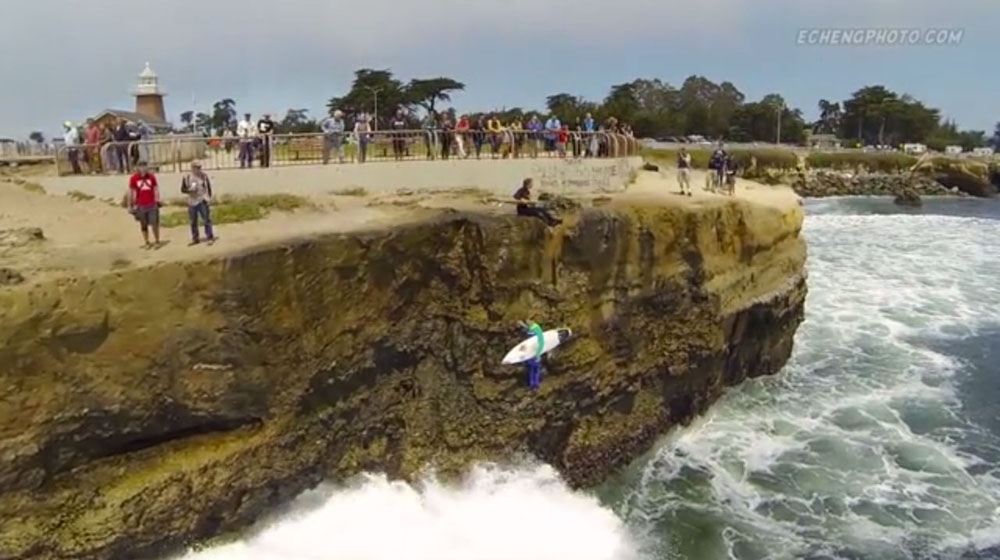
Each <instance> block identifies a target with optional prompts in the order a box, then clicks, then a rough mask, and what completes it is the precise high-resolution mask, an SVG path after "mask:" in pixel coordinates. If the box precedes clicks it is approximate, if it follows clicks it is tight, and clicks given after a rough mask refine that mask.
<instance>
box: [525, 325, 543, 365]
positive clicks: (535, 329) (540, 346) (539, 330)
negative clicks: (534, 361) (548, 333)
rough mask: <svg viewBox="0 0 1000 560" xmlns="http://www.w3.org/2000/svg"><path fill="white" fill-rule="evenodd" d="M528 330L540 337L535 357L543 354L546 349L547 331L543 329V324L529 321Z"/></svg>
mask: <svg viewBox="0 0 1000 560" xmlns="http://www.w3.org/2000/svg"><path fill="white" fill-rule="evenodd" d="M528 332H529V333H531V334H533V335H535V338H537V339H538V348H537V349H536V350H535V357H536V358H537V357H539V356H541V355H542V352H543V351H544V349H545V333H544V332H543V331H542V327H541V325H539V324H538V323H535V322H531V323H528Z"/></svg>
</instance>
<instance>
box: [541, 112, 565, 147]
mask: <svg viewBox="0 0 1000 560" xmlns="http://www.w3.org/2000/svg"><path fill="white" fill-rule="evenodd" d="M561 128H562V123H560V122H559V117H557V116H555V114H552V115H550V116H549V120H547V121H545V151H547V152H551V151H553V150H555V149H556V143H557V142H558V141H559V130H560V129H561Z"/></svg>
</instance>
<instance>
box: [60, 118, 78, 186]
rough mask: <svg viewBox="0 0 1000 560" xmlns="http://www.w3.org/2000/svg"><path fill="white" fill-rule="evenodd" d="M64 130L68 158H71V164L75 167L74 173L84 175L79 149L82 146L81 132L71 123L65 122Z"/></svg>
mask: <svg viewBox="0 0 1000 560" xmlns="http://www.w3.org/2000/svg"><path fill="white" fill-rule="evenodd" d="M63 128H65V129H66V131H65V132H64V133H63V142H64V143H65V144H66V157H68V158H69V164H70V165H72V166H73V173H74V174H75V175H80V174H81V173H83V171H81V170H80V150H79V148H78V147H77V146H79V145H80V132H79V131H78V130H77V129H76V127H75V126H73V123H72V122H70V121H66V122H64V123H63Z"/></svg>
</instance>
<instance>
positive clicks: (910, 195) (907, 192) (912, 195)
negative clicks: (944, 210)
mask: <svg viewBox="0 0 1000 560" xmlns="http://www.w3.org/2000/svg"><path fill="white" fill-rule="evenodd" d="M893 202H894V203H896V204H898V205H900V206H913V207H918V206H922V205H923V200H921V199H920V195H919V194H917V192H916V191H915V190H913V189H903V190H901V191H900V192H899V193H897V194H896V197H895V198H894V199H893Z"/></svg>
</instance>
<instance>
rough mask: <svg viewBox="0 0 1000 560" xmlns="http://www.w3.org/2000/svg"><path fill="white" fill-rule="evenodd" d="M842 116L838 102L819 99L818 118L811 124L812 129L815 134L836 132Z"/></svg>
mask: <svg viewBox="0 0 1000 560" xmlns="http://www.w3.org/2000/svg"><path fill="white" fill-rule="evenodd" d="M842 117H843V114H842V112H841V110H840V103H837V102H830V101H827V100H826V99H820V100H819V120H818V121H816V122H815V123H814V124H813V131H814V132H816V133H817V134H836V133H837V132H838V131H839V130H840V121H841V118H842Z"/></svg>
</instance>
